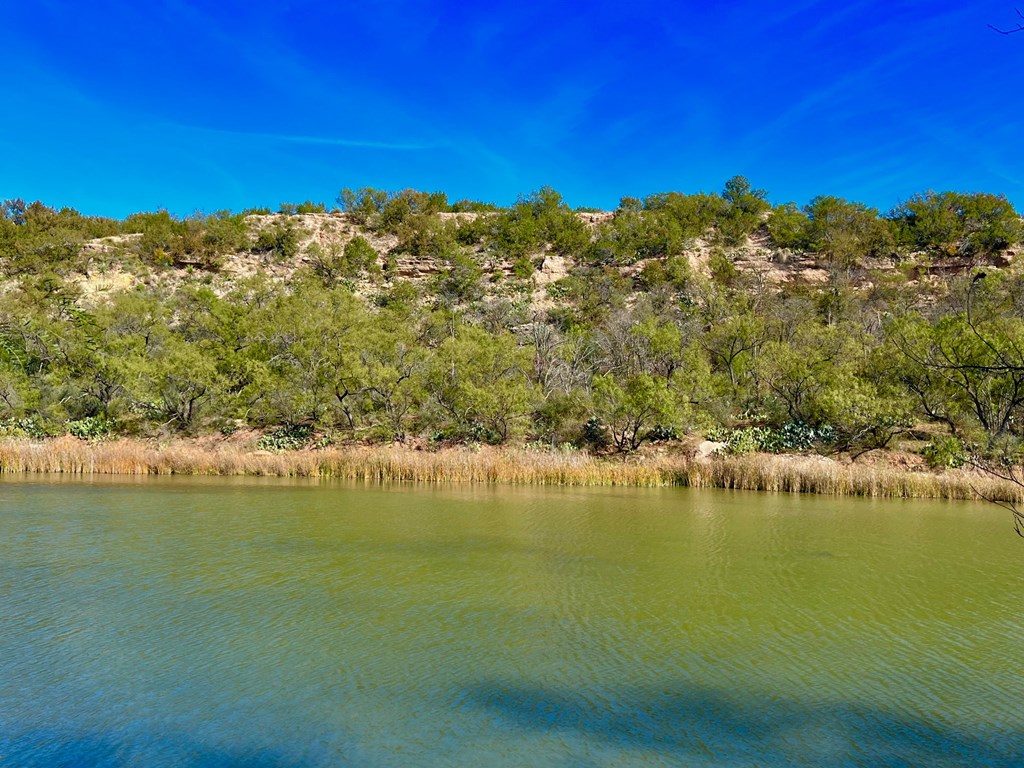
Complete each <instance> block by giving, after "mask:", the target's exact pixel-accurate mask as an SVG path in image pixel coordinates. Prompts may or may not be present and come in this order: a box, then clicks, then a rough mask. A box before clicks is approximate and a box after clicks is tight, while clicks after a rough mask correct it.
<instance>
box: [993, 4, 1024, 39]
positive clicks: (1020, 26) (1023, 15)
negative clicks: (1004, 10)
mask: <svg viewBox="0 0 1024 768" xmlns="http://www.w3.org/2000/svg"><path fill="white" fill-rule="evenodd" d="M1013 10H1015V11H1016V12H1017V15H1018V16H1019V17H1020V18H1022V19H1024V13H1021V12H1020V9H1019V8H1014V9H1013ZM987 26H988V28H989V29H991V30H992V31H993V32H998V33H999V34H1000V35H1012V34H1015V33H1017V32H1024V24H1021V23H1020V22H1018V23H1017V26H1016V27H1014V28H1013V29H999V27H993V26H992V25H991V24H988V25H987Z"/></svg>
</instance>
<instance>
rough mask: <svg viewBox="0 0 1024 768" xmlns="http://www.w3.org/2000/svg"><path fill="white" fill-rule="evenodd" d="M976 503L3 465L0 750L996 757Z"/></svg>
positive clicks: (1008, 686) (994, 677) (1017, 628)
mask: <svg viewBox="0 0 1024 768" xmlns="http://www.w3.org/2000/svg"><path fill="white" fill-rule="evenodd" d="M1022 569H1024V541H1022V540H1020V539H1018V538H1017V537H1016V536H1015V535H1014V533H1013V528H1012V523H1011V520H1010V518H1009V515H1008V514H1007V513H1005V512H1003V511H1001V510H998V509H996V508H993V507H989V506H987V505H984V504H967V503H960V504H952V503H939V502H907V501H903V502H896V501H884V502H883V501H870V500H858V499H836V498H830V497H809V496H800V497H797V496H781V495H778V496H773V495H765V494H753V493H738V492H733V493H730V492H723V491H694V490H688V489H636V488H628V489H625V488H623V489H618V488H615V489H606V488H602V489H579V488H555V489H551V488H517V487H480V486H475V487H450V486H449V487H435V486H415V487H414V486H390V487H372V486H352V485H344V484H335V483H330V482H326V481H309V482H304V481H286V480H258V479H222V478H184V477H175V478H170V479H162V480H158V479H138V480H125V479H121V480H116V479H115V480H111V479H97V480H94V481H89V480H84V481H83V480H76V481H63V482H60V481H51V480H41V479H39V478H36V479H17V478H15V479H11V478H7V479H3V480H0V766H4V768H7V767H8V766H11V767H13V766H18V767H19V768H21V767H22V766H32V767H33V768H35V767H36V766H38V767H39V768H44V767H45V768H52V767H53V766H203V767H209V768H212V767H213V766H218V767H221V766H226V767H228V768H242V767H245V768H269V767H270V766H282V767H284V768H306V767H312V766H356V767H357V768H361V767H363V766H565V767H566V768H570V767H571V768H583V767H584V766H587V767H589V766H595V767H596V766H616V767H619V766H670V765H671V766H712V765H714V766H752V765H757V766H792V765H796V766H816V767H821V766H825V767H829V766H881V765H885V766H921V765H929V766H1020V765H1024V672H1022V668H1021V664H1020V658H1021V653H1022V651H1024V617H1022V614H1021V606H1022V596H1024V589H1022V588H1024V580H1022V578H1021V576H1022V572H1024V570H1022Z"/></svg>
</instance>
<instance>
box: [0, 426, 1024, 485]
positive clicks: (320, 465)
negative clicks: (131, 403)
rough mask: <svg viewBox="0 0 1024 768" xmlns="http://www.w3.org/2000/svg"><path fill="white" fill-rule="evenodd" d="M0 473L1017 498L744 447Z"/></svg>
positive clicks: (92, 453)
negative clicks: (732, 451) (738, 450)
mask: <svg viewBox="0 0 1024 768" xmlns="http://www.w3.org/2000/svg"><path fill="white" fill-rule="evenodd" d="M0 471H2V472H4V473H42V472H51V473H62V474H73V475H92V474H105V475H106V474H112V475H117V474H122V475H171V474H182V475H267V476H281V477H287V476H298V477H333V478H341V479H348V480H360V481H370V482H394V481H405V482H430V483H518V484H533V485H634V486H654V485H681V486H691V487H695V488H731V489H736V490H749V491H771V492H787V493H822V494H833V495H840V496H872V497H879V498H942V499H971V498H977V496H978V492H981V493H982V494H984V495H985V496H987V497H989V498H998V499H1002V500H1013V501H1018V500H1020V499H1021V493H1020V489H1018V488H1016V487H1014V486H1012V485H1010V484H1008V483H1004V482H1001V481H998V480H994V479H992V478H989V477H986V476H983V475H979V474H977V473H975V472H969V471H949V472H943V473H941V474H936V473H930V472H914V471H908V470H905V469H901V468H899V467H895V466H890V465H884V464H883V465H872V466H868V465H861V464H854V463H841V462H835V461H830V460H828V459H823V458H821V457H810V456H793V455H788V456H787V455H768V454H748V455H744V456H721V457H713V458H708V459H694V458H689V457H686V456H682V455H678V454H675V455H672V454H664V455H663V454H653V455H648V456H642V457H640V456H633V457H628V458H621V457H609V458H605V457H595V456H592V455H590V454H587V453H582V452H569V453H566V452H560V451H546V450H531V449H519V448H488V447H482V448H446V449H442V450H437V451H424V450H416V449H413V448H408V447H404V446H395V445H392V446H349V447H343V448H330V449H325V450H300V451H289V452H284V453H270V452H267V451H253V450H249V449H247V448H245V447H239V446H236V445H232V444H229V443H220V444H214V445H206V444H201V443H199V442H195V441H187V440H179V441H174V442H170V443H164V444H156V443H151V442H145V441H140V440H124V439H122V440H114V441H103V442H86V441H83V440H78V439H75V438H67V437H66V438H57V439H53V440H26V439H6V440H0Z"/></svg>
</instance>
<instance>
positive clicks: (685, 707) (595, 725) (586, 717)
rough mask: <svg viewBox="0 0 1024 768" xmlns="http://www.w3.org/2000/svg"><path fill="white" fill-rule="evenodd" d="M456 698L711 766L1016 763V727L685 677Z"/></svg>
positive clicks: (522, 723)
mask: <svg viewBox="0 0 1024 768" xmlns="http://www.w3.org/2000/svg"><path fill="white" fill-rule="evenodd" d="M463 703H469V704H470V705H473V706H478V707H482V708H484V709H487V710H490V711H496V712H498V713H499V714H500V715H501V716H502V717H503V718H505V719H506V720H507V721H509V722H510V724H511V725H512V726H513V727H517V728H526V729H530V730H536V731H557V732H560V733H563V734H573V733H575V734H577V735H578V736H580V737H582V738H584V739H586V740H593V741H595V742H600V743H603V744H605V745H607V746H611V747H617V748H622V749H636V750H649V751H654V752H660V753H666V754H671V755H674V756H677V757H678V758H689V759H690V760H693V761H694V762H697V763H704V762H705V761H706V762H707V763H708V764H715V765H744V766H747V765H758V766H766V767H768V768H775V767H776V766H778V767H781V766H804V765H806V766H818V767H820V768H840V766H843V767H845V766H901V767H902V766H907V767H908V768H909V767H910V766H923V765H928V766H977V767H981V766H985V767H987V768H995V767H997V766H998V767H999V768H1004V767H1005V768H1009V767H1010V766H1014V767H1015V768H1019V766H1022V765H1024V733H1021V732H1019V731H1018V732H1010V733H1008V732H1000V731H993V732H992V733H984V732H972V731H971V730H969V729H961V728H958V727H951V726H949V725H944V724H941V723H938V722H934V723H933V722H927V721H925V720H921V719H917V718H915V717H913V716H909V715H902V714H897V713H893V712H887V711H884V710H880V709H874V708H871V707H868V706H862V705H859V704H851V703H842V702H839V703H836V702H821V703H816V702H801V701H796V700H787V699H776V698H772V699H768V698H765V699H761V700H757V699H748V700H741V698H740V697H739V696H731V695H728V694H726V693H724V692H721V691H717V690H714V689H708V688H700V687H695V686H686V687H685V689H681V690H674V691H671V692H667V691H665V690H655V689H646V688H639V687H637V688H625V689H615V690H604V691H602V690H593V691H564V690H556V689H548V688H543V687H518V686H508V685H502V684H484V685H480V686H477V687H475V688H473V689H470V690H468V691H466V692H464V698H463Z"/></svg>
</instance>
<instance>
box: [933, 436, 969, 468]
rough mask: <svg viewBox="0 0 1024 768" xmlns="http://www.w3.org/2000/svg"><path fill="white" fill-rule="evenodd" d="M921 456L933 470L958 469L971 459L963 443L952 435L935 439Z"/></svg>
mask: <svg viewBox="0 0 1024 768" xmlns="http://www.w3.org/2000/svg"><path fill="white" fill-rule="evenodd" d="M921 455H922V456H924V458H925V461H927V462H928V466H929V467H931V468H932V469H956V468H958V467H962V466H963V465H964V464H966V463H967V462H968V461H969V460H970V457H971V455H970V453H969V452H968V450H967V447H966V446H965V445H964V444H963V441H961V440H960V439H959V438H957V437H953V436H952V435H947V436H944V437H933V438H932V439H931V440H930V441H929V443H928V445H926V446H925V447H924V448H923V449H922V450H921Z"/></svg>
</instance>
